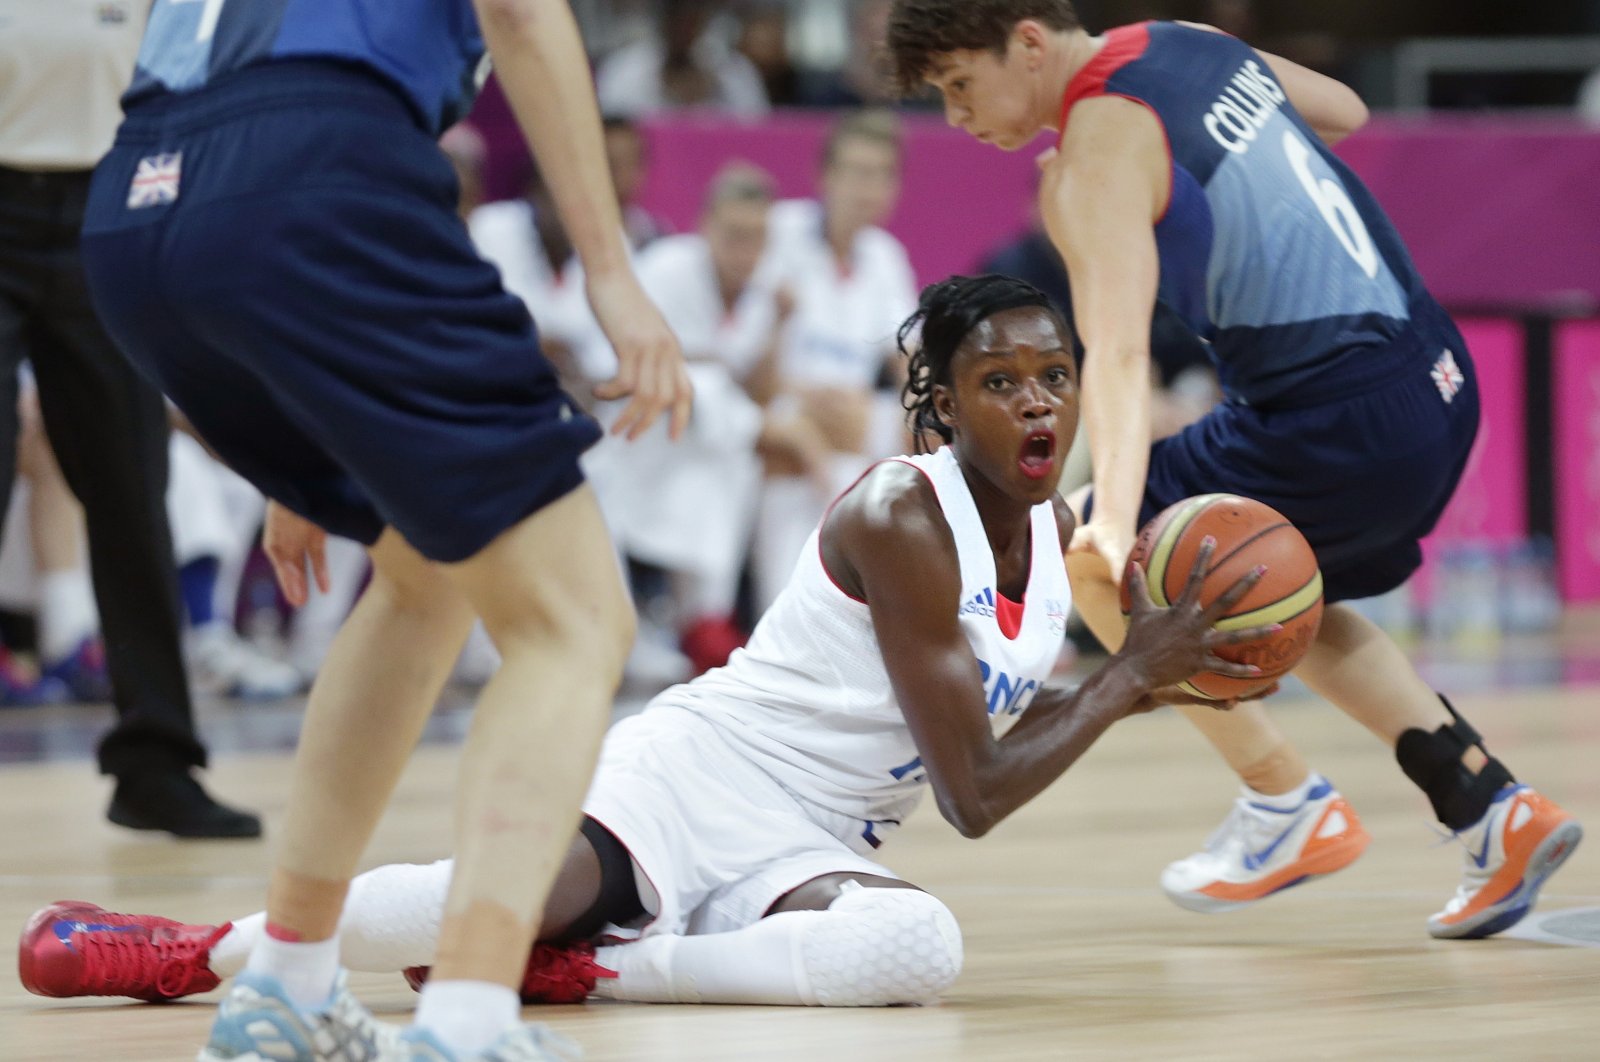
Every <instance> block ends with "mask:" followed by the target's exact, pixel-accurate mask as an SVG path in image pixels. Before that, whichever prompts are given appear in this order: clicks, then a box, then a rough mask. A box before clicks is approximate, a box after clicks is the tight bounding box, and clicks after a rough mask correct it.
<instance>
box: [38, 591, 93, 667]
mask: <svg viewBox="0 0 1600 1062" xmlns="http://www.w3.org/2000/svg"><path fill="white" fill-rule="evenodd" d="M99 629H100V616H99V614H98V613H97V612H96V611H95V607H94V587H93V586H92V585H91V584H90V582H89V569H88V568H86V567H83V568H66V569H62V570H61V571H53V572H45V573H44V574H43V575H42V576H40V578H39V658H40V659H41V660H43V661H44V663H45V664H46V666H48V665H50V664H54V663H58V662H59V661H61V660H64V659H66V658H67V657H68V656H71V655H72V652H73V650H75V649H77V648H78V646H80V645H82V644H83V641H84V639H86V638H90V637H92V636H93V635H94V633H95V631H97V630H99Z"/></svg>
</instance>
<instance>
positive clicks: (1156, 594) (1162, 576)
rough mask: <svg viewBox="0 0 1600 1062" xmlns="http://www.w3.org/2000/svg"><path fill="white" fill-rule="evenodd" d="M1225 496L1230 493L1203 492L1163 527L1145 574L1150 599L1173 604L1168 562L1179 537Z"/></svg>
mask: <svg viewBox="0 0 1600 1062" xmlns="http://www.w3.org/2000/svg"><path fill="white" fill-rule="evenodd" d="M1225 497H1228V495H1226V494H1201V495H1198V496H1197V497H1194V498H1190V499H1189V502H1188V504H1186V505H1185V506H1184V507H1183V508H1182V509H1180V510H1178V512H1177V513H1176V514H1174V516H1173V517H1172V519H1171V520H1168V521H1167V526H1165V527H1163V528H1162V529H1161V534H1160V535H1158V536H1156V541H1155V544H1154V545H1153V546H1152V547H1151V549H1150V560H1149V563H1147V564H1146V565H1145V572H1144V574H1145V582H1146V583H1147V584H1149V587H1150V599H1151V600H1152V601H1154V602H1155V603H1156V604H1158V605H1160V606H1161V607H1162V608H1168V607H1170V606H1171V604H1172V600H1171V599H1170V598H1169V597H1168V596H1167V586H1166V582H1167V563H1168V562H1169V561H1170V560H1171V559H1172V551H1173V549H1174V548H1176V546H1177V544H1178V539H1180V538H1182V537H1183V531H1184V528H1186V527H1188V526H1189V524H1190V523H1191V522H1192V521H1193V520H1194V518H1195V517H1196V516H1198V515H1200V513H1201V511H1202V510H1204V509H1205V508H1207V507H1208V506H1209V505H1210V504H1211V503H1212V502H1214V501H1216V500H1217V499H1218V498H1225Z"/></svg>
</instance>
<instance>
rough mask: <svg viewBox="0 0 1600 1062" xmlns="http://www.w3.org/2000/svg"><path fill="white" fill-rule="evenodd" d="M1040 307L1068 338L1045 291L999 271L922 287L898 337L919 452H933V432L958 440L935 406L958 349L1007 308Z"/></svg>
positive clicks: (904, 400)
mask: <svg viewBox="0 0 1600 1062" xmlns="http://www.w3.org/2000/svg"><path fill="white" fill-rule="evenodd" d="M1023 306H1037V307H1039V308H1040V309H1042V310H1044V311H1045V312H1046V313H1048V314H1049V315H1050V317H1051V319H1052V320H1054V321H1055V322H1056V327H1058V328H1060V329H1061V332H1062V334H1063V335H1065V334H1067V330H1066V327H1065V326H1064V325H1063V324H1062V323H1061V318H1060V315H1058V314H1057V313H1056V311H1055V307H1054V306H1052V305H1051V302H1050V298H1049V296H1047V295H1046V294H1045V293H1044V292H1042V291H1040V290H1039V289H1038V288H1036V287H1034V286H1033V285H1032V284H1029V283H1027V282H1026V281H1022V280H1017V279H1015V278H1014V277H1005V276H1000V275H999V274H996V273H989V274H985V275H984V276H981V277H962V276H955V277H950V278H948V279H946V280H941V281H939V282H938V283H937V284H929V285H928V286H927V287H925V288H923V289H922V297H921V298H920V299H918V300H917V309H916V312H915V313H913V314H912V315H911V316H910V317H908V318H906V320H905V323H904V324H902V325H901V326H900V330H899V331H898V332H897V333H896V334H895V341H896V344H897V345H898V346H899V348H900V353H902V354H904V355H905V356H906V358H907V366H906V368H907V373H906V383H905V386H904V387H903V388H901V390H900V404H901V405H902V406H904V407H905V409H906V423H907V424H908V425H909V426H910V428H911V434H912V435H914V436H915V437H916V445H917V452H918V453H924V452H926V451H927V448H928V445H927V437H928V433H929V432H932V433H934V434H935V435H938V436H939V438H941V439H943V440H944V441H945V442H950V441H951V440H952V439H953V438H955V433H954V432H953V431H951V430H950V427H949V426H948V425H946V424H945V423H944V422H943V421H942V420H940V419H939V413H938V411H937V410H935V409H934V408H933V389H934V387H935V386H936V385H943V386H945V387H949V386H950V362H951V360H952V359H953V358H954V357H955V353H956V348H957V347H959V346H960V345H961V341H962V340H963V339H965V338H967V335H968V333H970V332H971V331H972V330H973V329H974V328H976V327H978V325H980V324H982V323H983V322H984V321H985V320H987V319H988V318H990V317H993V316H994V315H995V314H997V313H1000V312H1001V311H1003V310H1014V309H1017V308H1019V307H1023Z"/></svg>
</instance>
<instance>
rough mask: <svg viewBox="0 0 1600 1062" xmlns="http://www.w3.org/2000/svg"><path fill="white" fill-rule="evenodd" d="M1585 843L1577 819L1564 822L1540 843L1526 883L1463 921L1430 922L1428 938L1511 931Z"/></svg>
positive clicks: (1471, 937)
mask: <svg viewBox="0 0 1600 1062" xmlns="http://www.w3.org/2000/svg"><path fill="white" fill-rule="evenodd" d="M1582 840H1583V826H1582V825H1581V824H1580V823H1579V822H1578V821H1577V820H1576V819H1568V820H1567V821H1566V822H1563V823H1562V824H1561V825H1559V826H1557V827H1556V828H1555V829H1553V830H1551V831H1550V835H1549V836H1548V837H1546V838H1545V839H1544V840H1542V841H1540V842H1539V845H1538V847H1536V848H1535V849H1534V850H1533V854H1532V855H1531V856H1529V857H1528V866H1527V869H1525V870H1524V871H1523V872H1522V880H1521V881H1519V882H1518V883H1517V887H1516V888H1515V889H1512V890H1511V892H1509V893H1507V894H1506V897H1505V898H1504V899H1503V900H1501V901H1500V902H1499V903H1495V904H1491V905H1490V906H1488V907H1485V908H1484V909H1483V910H1482V911H1479V912H1478V913H1477V914H1475V915H1473V916H1472V917H1471V918H1469V919H1466V920H1465V921H1462V922H1457V923H1454V924H1441V923H1438V922H1435V921H1434V920H1433V919H1429V920H1428V935H1429V936H1430V937H1433V938H1435V939H1437V940H1481V939H1483V938H1484V937H1492V936H1494V935H1495V934H1496V933H1500V932H1503V931H1505V930H1507V929H1510V928H1511V927H1512V926H1514V925H1516V924H1517V923H1518V922H1520V921H1522V920H1523V919H1524V918H1525V917H1527V914H1528V912H1529V911H1531V910H1533V905H1534V903H1535V902H1537V901H1538V899H1539V890H1540V889H1542V888H1544V883H1545V882H1546V881H1548V880H1549V878H1550V875H1552V874H1554V873H1555V872H1556V871H1557V870H1560V869H1561V864H1563V863H1565V862H1566V861H1567V859H1568V858H1569V857H1570V856H1571V855H1572V853H1573V852H1574V851H1576V850H1577V847H1578V843H1579V842H1580V841H1582Z"/></svg>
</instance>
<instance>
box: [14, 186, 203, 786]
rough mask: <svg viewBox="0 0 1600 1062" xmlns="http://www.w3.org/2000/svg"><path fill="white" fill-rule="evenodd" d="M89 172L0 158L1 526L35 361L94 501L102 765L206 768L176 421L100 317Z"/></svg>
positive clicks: (85, 496) (46, 406) (88, 510)
mask: <svg viewBox="0 0 1600 1062" xmlns="http://www.w3.org/2000/svg"><path fill="white" fill-rule="evenodd" d="M88 189H89V173H88V172H87V171H85V172H68V173H23V172H19V171H16V170H10V169H5V168H3V167H0V524H3V522H4V516H5V509H6V506H7V505H8V504H9V503H10V498H11V483H12V479H13V476H14V474H15V468H16V444H17V402H16V398H17V366H18V365H19V363H20V362H21V361H22V360H23V359H24V358H27V359H29V360H31V362H32V364H33V373H34V377H35V379H36V380H37V381H38V388H39V406H40V410H41V412H42V413H43V415H44V426H45V431H46V433H47V434H48V435H49V437H50V445H51V446H52V447H53V448H54V450H55V453H56V459H57V461H58V462H59V463H60V465H61V471H62V473H63V474H64V475H65V476H66V480H67V483H68V485H69V486H70V487H71V488H72V491H73V493H74V494H76V495H77V496H78V500H79V501H80V502H82V504H83V511H84V517H85V521H86V523H87V525H88V539H89V563H90V567H91V572H92V578H93V580H94V595H95V600H96V602H97V603H98V606H99V609H100V625H101V632H102V635H103V637H104V639H105V649H106V666H107V669H108V671H109V672H110V677H111V687H112V691H113V699H114V700H115V702H116V709H117V725H116V726H115V727H114V728H113V729H112V731H111V732H110V733H109V734H107V735H106V737H105V738H104V740H102V741H101V743H100V749H99V759H100V770H101V771H102V772H103V773H106V774H112V775H117V776H118V777H122V776H126V775H130V774H137V773H140V772H144V771H185V770H187V769H188V768H190V767H202V766H204V765H205V749H204V747H203V746H202V745H201V744H200V742H199V740H198V738H197V737H196V736H195V731H194V719H193V712H192V709H191V706H190V703H189V686H188V680H187V676H186V674H185V671H184V666H183V655H182V650H181V647H180V641H179V615H180V613H179V597H178V580H177V573H176V570H175V567H174V561H173V555H172V532H171V529H170V528H169V527H168V525H167V509H166V490H167V431H168V429H167V416H166V407H165V403H164V402H163V401H162V398H161V395H160V394H159V393H158V392H157V391H156V389H155V387H154V386H153V385H151V384H150V382H149V381H147V380H146V379H145V378H144V377H143V376H141V375H140V374H139V373H138V372H137V371H136V370H135V369H134V367H133V365H132V364H131V363H130V362H129V361H128V359H127V358H125V357H123V356H122V353H121V352H120V351H118V350H117V348H116V347H115V345H113V343H112V342H111V339H110V337H109V336H107V335H106V332H105V330H104V329H103V328H101V327H100V323H99V321H98V320H97V319H96V317H95V314H94V308H93V306H92V305H91V304H90V301H89V292H88V289H87V287H86V286H85V284H84V279H83V270H82V268H81V265H80V262H79V256H78V230H79V228H80V226H81V225H82V222H83V204H84V198H85V196H86V194H87V192H88Z"/></svg>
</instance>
